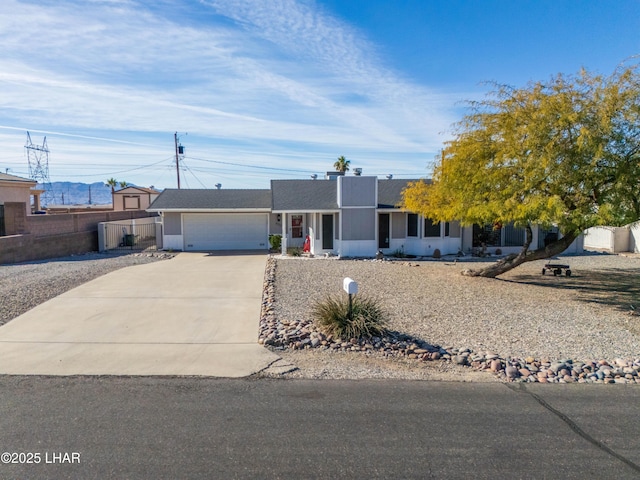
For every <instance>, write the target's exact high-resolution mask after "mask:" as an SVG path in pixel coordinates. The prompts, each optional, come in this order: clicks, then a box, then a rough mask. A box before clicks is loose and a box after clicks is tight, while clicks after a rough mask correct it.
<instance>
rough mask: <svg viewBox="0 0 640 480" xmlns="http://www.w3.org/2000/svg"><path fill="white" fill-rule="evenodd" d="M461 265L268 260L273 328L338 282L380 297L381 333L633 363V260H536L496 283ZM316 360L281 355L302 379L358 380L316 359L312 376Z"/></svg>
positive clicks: (477, 348) (636, 331)
mask: <svg viewBox="0 0 640 480" xmlns="http://www.w3.org/2000/svg"><path fill="white" fill-rule="evenodd" d="M469 260H472V261H473V262H472V263H471V262H465V261H463V260H462V259H461V260H458V261H457V262H454V260H453V259H447V260H442V259H441V260H439V261H434V260H426V261H412V260H402V261H398V260H393V261H371V260H336V259H300V258H278V259H277V267H276V280H275V303H274V308H275V315H276V317H277V318H278V319H279V320H280V321H282V320H284V321H294V320H296V319H301V318H309V314H310V313H309V312H310V306H311V304H312V303H313V302H314V301H315V300H317V299H319V298H322V297H323V296H324V295H325V294H327V293H329V292H334V293H335V292H340V291H341V288H342V280H343V278H344V277H347V276H348V277H351V278H353V279H354V280H355V281H357V282H358V284H359V287H360V292H361V293H362V294H367V295H372V296H375V297H378V298H379V299H380V301H381V302H382V305H383V306H384V308H385V309H386V310H387V312H388V313H389V316H390V327H391V329H393V330H396V331H399V332H402V333H407V334H410V335H412V336H414V337H416V338H418V339H421V340H423V341H425V342H428V343H430V344H432V345H439V346H443V347H453V348H461V349H462V348H469V349H471V350H472V351H474V352H482V353H485V352H495V353H497V354H499V355H500V356H502V357H503V358H507V357H518V358H525V357H535V358H538V359H546V360H549V361H557V360H560V359H574V360H582V361H587V360H595V361H597V360H601V359H606V360H609V361H613V360H614V359H617V358H625V359H638V358H640V316H639V315H638V313H640V258H637V257H625V256H618V255H605V254H593V255H583V256H567V257H563V258H561V261H562V262H563V263H568V264H570V265H571V270H572V272H573V275H572V276H571V277H566V276H558V277H556V276H553V275H550V274H547V275H544V276H543V275H541V271H542V265H543V264H544V263H546V262H545V261H537V262H531V263H529V264H525V265H523V266H521V267H519V268H517V269H515V270H513V271H511V272H509V273H507V274H505V275H503V276H502V277H501V278H500V279H485V278H470V277H464V276H462V275H461V274H460V272H461V270H463V269H465V268H469V267H471V268H480V267H482V266H483V265H486V263H485V262H477V261H474V260H476V259H469ZM279 353H280V352H279ZM321 353H323V352H312V353H308V354H307V353H306V351H299V352H287V351H285V352H284V356H285V357H286V358H287V359H289V360H290V361H291V362H292V363H294V364H304V365H305V366H306V368H307V369H308V370H309V371H310V372H311V373H309V374H308V375H305V374H304V372H303V373H302V375H303V376H311V377H324V376H338V377H341V376H345V377H349V378H353V377H354V376H355V377H358V376H368V375H366V368H365V369H364V370H363V369H360V370H359V374H358V373H354V374H349V373H344V370H340V369H339V368H338V367H336V365H335V362H334V361H329V360H327V359H326V358H325V359H324V360H321V363H325V365H323V366H322V370H318V369H317V368H316V369H314V368H312V365H313V362H310V361H307V360H308V359H311V358H313V359H314V361H315V360H317V359H318V358H320V354H321ZM328 353H330V352H328ZM325 357H336V355H330V354H329V355H325ZM327 362H329V363H331V364H332V365H328V364H327ZM358 362H360V363H361V360H358ZM372 368H373V370H375V369H376V368H377V367H376V366H374V365H372ZM331 371H333V373H331ZM323 372H324V373H323ZM327 372H328V373H327ZM389 376H397V374H395V373H393V372H391V373H389ZM414 377H415V375H411V376H410V378H414Z"/></svg>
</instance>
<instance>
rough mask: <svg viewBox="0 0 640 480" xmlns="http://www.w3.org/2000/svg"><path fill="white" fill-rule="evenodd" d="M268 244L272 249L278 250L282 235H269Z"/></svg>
mask: <svg viewBox="0 0 640 480" xmlns="http://www.w3.org/2000/svg"><path fill="white" fill-rule="evenodd" d="M269 244H270V245H271V248H272V249H273V250H280V247H281V246H282V235H269Z"/></svg>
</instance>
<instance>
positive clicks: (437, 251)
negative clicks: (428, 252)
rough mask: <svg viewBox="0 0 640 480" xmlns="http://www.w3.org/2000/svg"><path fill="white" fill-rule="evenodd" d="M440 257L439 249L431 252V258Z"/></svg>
mask: <svg viewBox="0 0 640 480" xmlns="http://www.w3.org/2000/svg"><path fill="white" fill-rule="evenodd" d="M441 256H442V254H441V253H440V249H439V248H436V249H435V250H434V251H433V258H440V257H441Z"/></svg>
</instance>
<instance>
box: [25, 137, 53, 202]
mask: <svg viewBox="0 0 640 480" xmlns="http://www.w3.org/2000/svg"><path fill="white" fill-rule="evenodd" d="M24 148H25V150H26V152H27V162H28V163H29V178H30V179H31V180H35V181H36V182H38V183H39V184H40V185H42V188H43V189H44V193H43V194H42V197H41V198H42V200H41V201H42V205H43V206H46V205H50V204H52V203H54V202H55V195H54V193H53V187H52V186H51V180H49V148H48V147H47V137H44V140H43V141H42V146H40V145H34V144H33V142H32V141H31V135H30V134H29V132H27V143H26V144H25V146H24Z"/></svg>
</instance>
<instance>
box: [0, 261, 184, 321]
mask: <svg viewBox="0 0 640 480" xmlns="http://www.w3.org/2000/svg"><path fill="white" fill-rule="evenodd" d="M172 256H173V255H171V254H167V253H162V252H150V253H144V252H143V253H129V254H119V253H87V254H83V255H73V256H69V257H61V258H54V259H49V260H40V261H37V262H26V263H17V264H11V265H0V325H3V324H5V323H7V322H9V321H10V320H12V319H14V318H15V317H17V316H19V315H22V314H23V313H25V312H26V311H28V310H30V309H32V308H33V307H35V306H37V305H40V304H41V303H43V302H46V301H47V300H49V299H51V298H53V297H56V296H58V295H60V294H62V293H64V292H66V291H68V290H71V289H72V288H75V287H77V286H79V285H82V284H83V283H85V282H88V281H89V280H93V279H94V278H97V277H99V276H101V275H104V274H106V273H109V272H112V271H114V270H117V269H120V268H124V267H129V266H132V265H139V264H142V263H149V262H155V261H158V260H162V259H166V258H171V257H172Z"/></svg>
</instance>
